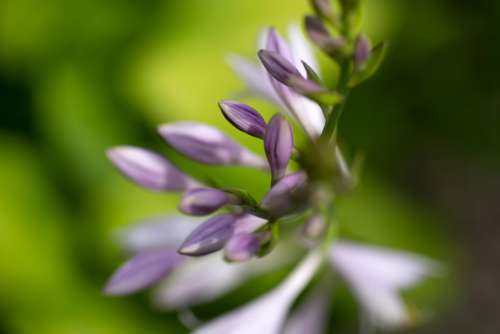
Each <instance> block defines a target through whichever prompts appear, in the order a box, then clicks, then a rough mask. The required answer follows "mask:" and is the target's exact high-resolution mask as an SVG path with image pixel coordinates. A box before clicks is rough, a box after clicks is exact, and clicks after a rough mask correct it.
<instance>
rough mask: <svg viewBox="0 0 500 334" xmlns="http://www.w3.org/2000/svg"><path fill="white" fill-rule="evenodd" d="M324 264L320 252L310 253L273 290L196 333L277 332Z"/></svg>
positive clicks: (241, 333)
mask: <svg viewBox="0 0 500 334" xmlns="http://www.w3.org/2000/svg"><path fill="white" fill-rule="evenodd" d="M320 264H321V254H320V253H319V252H313V253H310V254H309V255H308V256H307V257H306V258H305V259H304V260H303V261H302V262H301V263H300V264H299V266H298V267H296V269H295V270H294V271H293V272H292V273H291V274H290V275H289V276H288V278H287V279H286V280H285V281H284V282H283V283H282V284H281V285H279V286H278V287H276V288H275V289H273V290H272V291H271V292H269V293H267V294H266V295H264V296H262V297H260V298H259V299H257V300H255V301H253V302H251V303H249V304H246V305H243V306H242V307H240V308H238V309H236V310H235V311H232V312H230V313H227V314H225V315H222V316H221V317H219V318H216V319H215V320H212V321H210V322H209V323H207V324H206V325H204V326H202V327H200V328H199V329H198V330H196V331H195V332H194V333H195V334H221V333H224V334H255V333H260V334H278V333H279V332H280V331H281V328H282V326H283V323H284V321H285V317H286V315H287V313H288V310H289V308H290V306H291V304H292V303H293V301H294V300H295V298H297V296H298V294H299V293H300V292H301V291H302V290H303V289H304V288H305V286H306V285H307V284H308V283H309V281H310V280H311V278H312V277H313V275H314V274H315V272H316V271H317V269H318V267H319V266H320Z"/></svg>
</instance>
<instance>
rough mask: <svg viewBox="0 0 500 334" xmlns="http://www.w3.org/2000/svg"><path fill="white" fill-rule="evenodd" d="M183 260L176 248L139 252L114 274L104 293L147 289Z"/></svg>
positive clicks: (112, 293) (123, 292) (117, 294)
mask: <svg viewBox="0 0 500 334" xmlns="http://www.w3.org/2000/svg"><path fill="white" fill-rule="evenodd" d="M182 260H183V259H182V256H181V255H179V254H177V252H176V251H175V249H167V250H165V249H164V250H156V251H149V252H145V253H141V254H138V255H136V256H134V257H133V258H132V259H130V260H129V261H127V262H126V263H125V264H123V265H122V266H121V267H120V268H119V269H118V270H117V271H116V272H115V273H114V274H113V276H112V277H111V279H110V280H109V282H108V283H107V285H106V288H105V289H104V293H105V294H107V295H113V296H119V295H127V294H131V293H135V292H137V291H140V290H142V289H145V288H147V287H149V286H150V285H152V284H154V283H156V282H158V281H159V280H160V279H162V278H164V277H165V276H167V275H168V274H169V273H170V272H171V271H172V270H174V269H175V267H176V266H177V265H178V264H179V263H180V262H181V261H182Z"/></svg>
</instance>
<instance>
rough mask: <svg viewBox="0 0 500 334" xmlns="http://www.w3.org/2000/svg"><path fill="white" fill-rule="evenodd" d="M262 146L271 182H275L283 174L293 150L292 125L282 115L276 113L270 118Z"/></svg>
mask: <svg viewBox="0 0 500 334" xmlns="http://www.w3.org/2000/svg"><path fill="white" fill-rule="evenodd" d="M264 148H265V151H266V156H267V160H268V161H269V166H270V168H271V174H272V179H273V182H276V181H278V180H280V179H281V178H282V177H283V176H284V175H285V172H286V168H287V166H288V162H289V161H290V158H291V157H292V152H293V132H292V127H291V126H290V124H288V122H287V120H286V119H285V118H284V117H283V116H282V115H280V114H276V115H274V116H273V118H271V121H270V122H269V125H268V126H267V129H266V134H265V137H264Z"/></svg>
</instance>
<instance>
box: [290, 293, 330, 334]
mask: <svg viewBox="0 0 500 334" xmlns="http://www.w3.org/2000/svg"><path fill="white" fill-rule="evenodd" d="M330 292H331V291H330V288H329V287H328V286H325V284H320V285H319V286H318V287H317V288H316V289H315V290H314V291H313V292H312V293H310V294H309V296H307V298H306V299H305V300H304V301H303V302H302V304H300V305H299V306H298V308H297V309H296V310H295V311H294V312H293V313H292V315H291V316H290V317H289V318H288V320H287V322H286V325H285V329H284V331H283V333H284V334H304V333H307V334H323V333H325V332H326V326H327V324H328V316H329V313H330V307H329V306H330V301H331V295H330Z"/></svg>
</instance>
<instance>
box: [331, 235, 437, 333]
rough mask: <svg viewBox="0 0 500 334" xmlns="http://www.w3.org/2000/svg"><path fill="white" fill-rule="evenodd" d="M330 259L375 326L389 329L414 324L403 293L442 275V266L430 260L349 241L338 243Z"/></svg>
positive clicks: (333, 248)
mask: <svg viewBox="0 0 500 334" xmlns="http://www.w3.org/2000/svg"><path fill="white" fill-rule="evenodd" d="M330 260H331V262H332V264H333V266H334V267H335V269H336V270H337V271H338V272H339V273H340V274H341V275H342V277H343V278H344V279H345V280H346V281H347V283H348V284H349V285H350V286H351V288H352V289H353V293H354V294H355V296H356V297H357V298H358V300H359V303H360V304H361V306H362V307H363V308H364V310H365V312H366V313H367V314H368V316H369V318H370V320H371V321H372V322H373V324H374V325H376V326H378V327H386V328H390V327H399V326H404V325H407V324H408V323H409V322H410V317H409V314H408V312H407V309H406V307H405V304H404V301H403V299H402V297H401V296H400V295H399V293H400V291H399V290H401V289H404V288H408V287H411V286H413V285H415V284H417V283H419V282H420V281H422V280H423V279H424V278H425V277H429V276H433V275H436V274H439V273H440V266H439V265H438V264H437V263H436V262H434V261H432V260H430V259H427V258H424V257H421V256H418V255H415V254H411V253H407V252H398V251H392V250H388V249H383V248H379V247H366V246H361V245H358V244H355V243H350V242H345V241H339V242H336V243H335V244H334V246H333V247H332V251H331V252H330Z"/></svg>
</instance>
